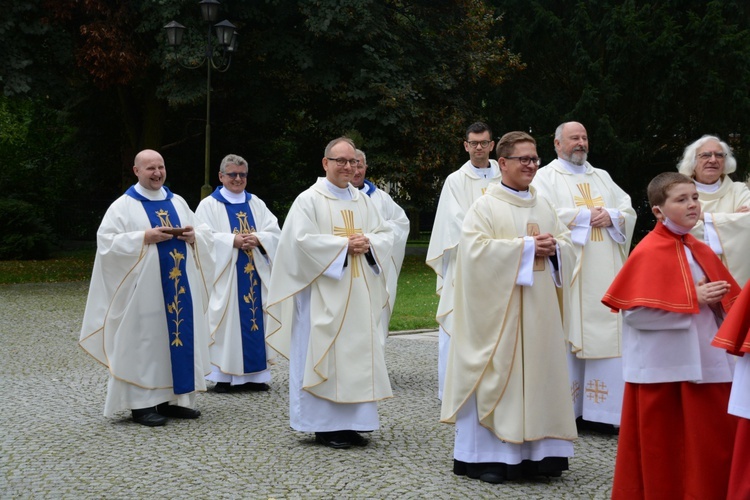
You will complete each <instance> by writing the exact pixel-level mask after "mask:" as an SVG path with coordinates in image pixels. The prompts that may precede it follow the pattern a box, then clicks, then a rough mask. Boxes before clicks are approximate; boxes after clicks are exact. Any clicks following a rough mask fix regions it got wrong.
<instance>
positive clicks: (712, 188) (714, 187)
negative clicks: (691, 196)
mask: <svg viewBox="0 0 750 500" xmlns="http://www.w3.org/2000/svg"><path fill="white" fill-rule="evenodd" d="M723 177H724V176H722V177H720V178H719V180H718V181H716V182H714V183H713V184H703V183H702V182H698V181H696V180H695V179H693V182H695V188H696V189H697V190H698V191H700V192H701V193H715V192H716V191H718V190H719V188H720V187H721V180H722V178H723Z"/></svg>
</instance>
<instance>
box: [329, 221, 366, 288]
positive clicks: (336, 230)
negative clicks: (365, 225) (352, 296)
mask: <svg viewBox="0 0 750 500" xmlns="http://www.w3.org/2000/svg"><path fill="white" fill-rule="evenodd" d="M341 216H342V217H343V218H344V227H340V226H333V234H334V235H335V236H343V237H345V238H348V237H349V236H352V235H354V234H363V233H362V230H361V229H359V228H355V227H354V212H353V211H351V210H342V211H341ZM352 277H354V278H359V255H352Z"/></svg>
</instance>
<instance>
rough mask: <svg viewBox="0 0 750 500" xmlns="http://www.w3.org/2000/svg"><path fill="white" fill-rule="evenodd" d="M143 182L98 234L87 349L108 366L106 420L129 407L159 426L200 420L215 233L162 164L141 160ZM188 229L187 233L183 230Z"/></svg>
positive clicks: (144, 154) (157, 159) (151, 157)
mask: <svg viewBox="0 0 750 500" xmlns="http://www.w3.org/2000/svg"><path fill="white" fill-rule="evenodd" d="M134 163H135V164H134V166H133V172H135V175H136V177H138V182H137V183H136V184H135V185H133V186H131V187H130V188H129V189H128V190H127V191H126V192H125V194H123V195H122V196H121V197H120V198H118V199H117V200H115V202H114V203H112V205H111V206H110V207H109V209H108V210H107V213H106V214H105V215H104V219H103V220H102V223H101V225H100V226H99V230H98V231H97V234H96V239H97V252H96V260H95V261H94V270H93V273H92V276H91V285H90V289H89V296H88V301H87V302H86V311H85V313H84V316H83V326H82V327H81V338H80V345H81V347H83V349H84V350H86V352H88V353H89V354H90V355H91V356H93V357H94V358H95V359H96V360H97V361H99V362H100V363H102V364H103V365H105V366H106V367H107V368H108V369H109V384H108V387H107V398H106V401H105V403H104V415H105V416H113V415H114V414H115V413H116V412H118V411H122V410H131V411H132V415H133V420H134V421H135V422H137V423H139V424H142V425H146V426H160V425H164V424H165V423H166V422H167V418H198V416H200V411H198V410H196V409H194V406H195V394H196V392H198V391H205V390H206V383H205V379H204V377H205V376H206V374H208V373H209V372H210V371H211V369H210V367H209V359H208V323H207V321H206V308H207V306H208V286H209V284H208V283H207V282H206V280H204V276H210V275H211V274H212V273H213V270H212V264H211V261H210V257H209V256H210V246H211V244H212V239H211V233H210V231H209V229H208V227H206V226H205V225H201V226H198V227H196V221H195V217H194V215H193V212H192V211H191V210H190V208H189V207H188V205H187V203H185V200H184V199H182V198H181V197H180V196H178V195H176V194H173V193H172V192H171V191H170V190H169V189H167V188H166V187H165V186H164V180H165V179H166V177H167V170H166V167H165V165H164V159H163V158H162V156H161V155H160V154H159V153H157V152H156V151H153V150H150V149H147V150H144V151H141V152H140V153H138V155H137V156H136V157H135V162H134ZM176 228H180V229H176Z"/></svg>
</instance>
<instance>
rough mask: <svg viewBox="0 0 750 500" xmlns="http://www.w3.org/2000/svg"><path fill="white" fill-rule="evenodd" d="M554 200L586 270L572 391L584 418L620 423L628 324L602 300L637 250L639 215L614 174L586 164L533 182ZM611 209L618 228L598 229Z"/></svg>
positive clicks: (572, 331) (552, 166)
mask: <svg viewBox="0 0 750 500" xmlns="http://www.w3.org/2000/svg"><path fill="white" fill-rule="evenodd" d="M532 185H533V186H535V187H536V188H537V192H538V193H539V196H543V197H545V198H547V199H548V200H550V201H551V202H552V204H553V205H554V206H555V208H556V209H557V215H558V216H559V217H560V219H561V220H562V221H563V223H564V224H565V225H567V226H568V228H569V229H570V230H571V232H572V236H571V238H572V240H573V243H574V244H576V245H578V246H579V247H580V249H581V271H580V273H579V274H578V275H577V276H575V277H574V279H573V286H572V289H571V302H570V305H569V308H568V309H567V311H568V312H569V313H570V314H569V319H570V328H569V331H568V342H569V343H570V351H569V354H568V358H569V359H568V363H569V369H570V385H571V387H570V392H571V395H572V396H573V398H574V400H573V406H574V408H575V412H576V416H577V417H581V416H583V418H584V419H586V420H589V421H593V422H602V423H607V424H613V425H619V424H620V411H621V409H622V392H623V388H624V385H625V383H624V381H623V378H622V360H621V358H620V357H621V355H622V350H621V343H622V322H621V319H620V316H619V315H617V314H611V313H610V312H609V310H607V308H606V307H602V304H601V298H602V295H604V292H606V291H607V288H608V287H609V285H610V283H612V280H613V279H614V278H615V276H616V275H617V273H618V271H619V270H620V268H622V265H623V263H624V262H625V259H627V257H628V253H629V251H630V241H631V239H632V236H633V229H634V227H635V220H636V214H635V210H633V207H632V205H631V201H630V196H628V194H627V193H626V192H625V191H623V190H622V189H621V188H620V187H619V186H618V185H617V184H615V182H614V181H613V180H612V177H611V176H610V175H609V173H607V171H605V170H602V169H599V168H594V167H593V166H591V164H589V163H588V162H586V163H585V164H584V165H580V166H579V165H573V164H571V163H569V162H567V161H565V160H561V159H556V160H553V161H552V162H550V163H549V164H548V165H547V166H545V167H544V168H542V169H540V170H539V171H538V172H537V174H536V177H534V180H533V182H532ZM596 207H604V208H606V210H607V212H608V213H609V215H610V218H611V220H612V226H610V227H607V228H596V227H591V224H590V221H591V210H592V209H594V208H596Z"/></svg>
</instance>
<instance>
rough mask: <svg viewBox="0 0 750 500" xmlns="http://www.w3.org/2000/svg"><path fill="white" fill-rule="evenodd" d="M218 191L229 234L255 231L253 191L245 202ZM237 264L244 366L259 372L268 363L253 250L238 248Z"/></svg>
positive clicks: (246, 368) (252, 371)
mask: <svg viewBox="0 0 750 500" xmlns="http://www.w3.org/2000/svg"><path fill="white" fill-rule="evenodd" d="M220 191H221V188H220V187H219V188H216V191H214V192H213V193H211V196H212V197H213V198H214V199H216V200H218V201H219V202H221V203H223V204H224V207H225V208H226V210H227V217H229V227H230V228H231V229H232V234H250V233H254V232H255V219H254V218H253V212H252V211H251V210H250V205H249V202H250V199H251V198H252V195H251V194H250V193H248V192H245V202H244V203H231V202H229V201H228V200H227V199H226V198H224V197H223V196H222V195H221V192H220ZM236 266H237V303H238V304H239V313H240V329H241V334H242V337H241V338H242V361H243V370H244V373H255V372H260V371H263V370H265V369H266V368H267V367H268V366H267V364H266V336H265V331H266V329H265V326H264V324H263V303H262V299H261V293H262V292H261V287H260V277H259V276H258V272H257V271H256V270H255V263H254V255H253V251H252V250H247V251H245V250H241V249H239V251H238V252H237V264H236Z"/></svg>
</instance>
